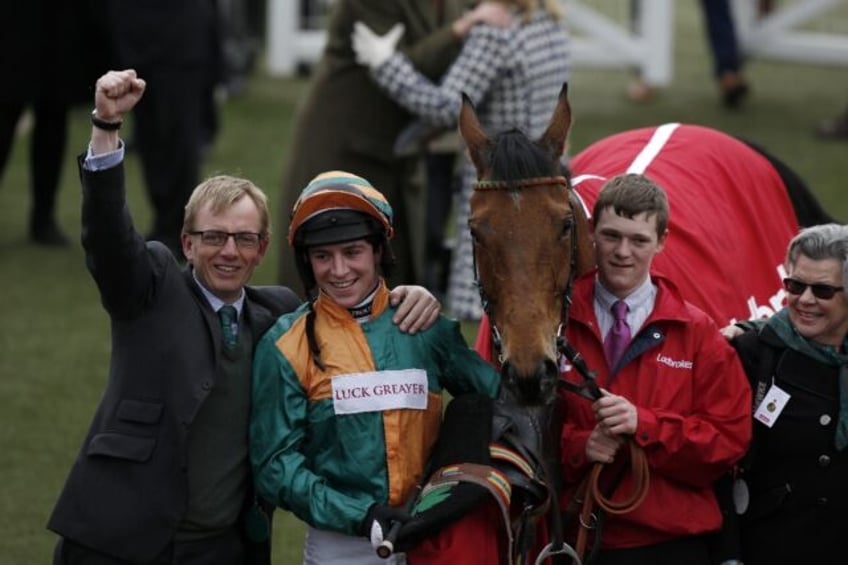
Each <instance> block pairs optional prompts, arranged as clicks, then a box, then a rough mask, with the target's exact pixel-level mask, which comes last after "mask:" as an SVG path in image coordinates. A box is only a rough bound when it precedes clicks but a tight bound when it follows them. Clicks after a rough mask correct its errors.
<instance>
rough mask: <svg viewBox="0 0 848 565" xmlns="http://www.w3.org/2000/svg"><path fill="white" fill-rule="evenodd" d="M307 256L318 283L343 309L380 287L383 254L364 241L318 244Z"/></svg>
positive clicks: (354, 304)
mask: <svg viewBox="0 0 848 565" xmlns="http://www.w3.org/2000/svg"><path fill="white" fill-rule="evenodd" d="M307 254H308V256H309V264H310V265H311V266H312V273H313V274H314V276H315V282H316V283H317V284H318V286H319V287H320V288H321V290H322V291H324V293H326V294H327V295H329V296H330V298H332V299H333V300H334V301H335V302H336V303H338V304H339V305H340V306H344V307H345V308H353V307H354V306H356V305H357V304H359V303H360V302H362V301H363V300H364V299H365V297H366V296H368V294H369V293H370V292H371V291H372V290H374V287H375V286H377V278H378V274H377V265H379V263H380V252H379V251H375V250H374V247H372V246H371V244H370V243H369V242H368V241H367V240H365V239H357V240H354V241H347V242H344V243H333V244H327V245H316V246H314V247H310V248H309V249H308V251H307Z"/></svg>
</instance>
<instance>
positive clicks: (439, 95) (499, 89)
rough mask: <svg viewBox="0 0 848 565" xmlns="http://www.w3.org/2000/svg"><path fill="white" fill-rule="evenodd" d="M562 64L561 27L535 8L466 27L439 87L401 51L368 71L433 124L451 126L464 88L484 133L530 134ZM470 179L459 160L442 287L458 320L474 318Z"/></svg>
mask: <svg viewBox="0 0 848 565" xmlns="http://www.w3.org/2000/svg"><path fill="white" fill-rule="evenodd" d="M569 69H570V65H569V39H568V34H567V32H566V30H565V28H564V27H563V25H562V23H561V22H559V21H557V20H555V19H554V18H553V17H552V16H551V15H550V14H548V13H547V12H545V11H543V10H536V11H534V13H533V14H532V15H531V16H530V17H529V18H526V19H525V17H524V16H523V15H522V14H516V15H515V16H514V22H513V24H512V25H511V26H510V27H508V28H504V29H502V28H497V27H493V26H489V25H477V26H475V27H474V28H472V30H471V32H470V33H469V35H468V38H467V39H466V41H465V44H464V45H463V48H462V51H461V53H460V55H459V57H458V58H457V59H456V61H454V63H453V65H452V66H451V68H450V69H449V70H448V72H447V73H446V74H445V76H444V77H443V79H442V82H441V84H434V83H433V82H431V81H430V80H428V79H427V78H426V77H424V76H423V75H422V74H421V73H419V72H418V71H417V70H416V69H415V68H414V67H413V66H412V64H411V62H410V61H409V59H408V58H407V57H406V56H405V55H403V54H402V53H395V54H394V55H393V56H392V57H391V58H390V59H389V60H388V61H387V62H386V63H384V64H382V65H381V66H379V67H378V68H377V69H375V70H374V71H373V72H372V74H373V76H374V78H375V80H376V81H377V82H378V84H379V85H380V86H381V88H383V90H384V91H386V92H387V93H388V94H389V96H391V97H392V98H393V99H394V100H396V101H397V102H398V103H399V104H400V105H401V106H403V107H404V108H406V109H407V110H409V111H410V112H413V113H415V114H417V115H418V116H420V117H421V118H423V119H424V120H426V121H427V122H429V123H431V124H433V125H435V126H443V127H454V126H455V125H456V122H457V118H458V116H459V110H460V107H461V93H462V92H465V93H466V94H467V95H468V96H469V97H470V98H471V100H472V101H473V102H474V105H475V110H476V112H477V115H478V117H479V119H480V122H481V124H482V126H483V127H484V128H485V130H486V132H487V133H488V134H489V135H495V134H497V133H498V132H501V131H505V130H508V129H512V128H515V127H517V128H520V129H522V130H523V131H525V132H526V133H527V134H528V135H530V136H531V137H532V138H534V139H535V138H537V137H539V136H541V134H542V133H543V132H544V129H545V127H546V126H547V124H548V121H549V120H550V116H551V114H552V113H553V110H554V107H555V106H556V103H557V98H558V95H559V92H560V89H561V88H562V84H563V82H565V81H567V80H568V76H569ZM475 180H476V173H475V170H474V166H473V165H472V163H471V161H470V160H469V159H468V158H467V157H466V158H465V162H464V163H463V172H462V190H461V194H460V198H459V202H458V206H457V210H456V221H457V225H456V228H457V229H456V246H455V247H454V252H453V259H452V265H451V273H450V282H449V290H448V305H449V308H450V313H451V315H452V316H454V317H456V318H459V319H464V320H478V319H479V318H480V316H481V308H480V296H479V293H478V290H477V284H476V278H475V273H474V262H473V257H472V252H473V250H472V242H471V233H470V232H469V229H468V216H469V213H470V205H469V201H470V198H471V192H472V183H473V182H474V181H475Z"/></svg>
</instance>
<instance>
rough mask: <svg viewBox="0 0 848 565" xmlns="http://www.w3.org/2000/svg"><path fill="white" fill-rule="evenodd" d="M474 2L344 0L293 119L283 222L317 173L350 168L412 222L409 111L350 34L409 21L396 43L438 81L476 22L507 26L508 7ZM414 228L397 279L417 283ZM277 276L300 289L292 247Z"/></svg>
mask: <svg viewBox="0 0 848 565" xmlns="http://www.w3.org/2000/svg"><path fill="white" fill-rule="evenodd" d="M472 3H474V2H471V1H469V0H397V1H395V2H385V1H384V0H370V1H366V2H361V1H357V2H352V1H349V0H339V1H338V2H335V4H334V5H333V11H332V13H331V14H330V17H329V21H328V22H327V26H326V28H327V46H326V47H325V49H324V53H323V55H322V57H321V60H320V62H319V63H318V66H317V68H316V70H315V74H314V76H313V78H312V82H311V84H310V88H309V90H308V92H307V93H306V95H305V96H304V98H303V100H304V103H303V106H302V107H301V108H300V109H299V111H298V114H297V117H296V119H295V126H294V132H293V134H292V138H291V139H292V142H291V149H290V150H289V154H288V159H287V165H286V170H285V177H284V180H283V184H282V205H283V209H282V215H281V221H282V222H283V223H285V224H288V221H289V216H290V214H291V210H292V207H293V206H294V203H295V200H297V197H298V195H300V191H301V190H303V187H304V186H306V185H307V184H308V183H309V181H310V180H312V179H313V178H314V177H315V176H316V175H318V174H319V173H322V172H324V171H328V170H333V169H340V170H345V171H352V172H354V173H356V174H357V175H360V176H362V177H364V178H367V179H368V180H370V181H371V182H372V183H374V186H379V187H380V189H381V190H382V191H383V193H384V194H385V195H386V198H387V199H388V200H389V202H391V203H392V206H393V207H394V210H395V223H396V225H399V226H406V225H408V222H409V219H408V217H409V214H408V212H409V210H407V207H406V204H405V199H406V195H405V193H404V192H405V189H408V187H409V177H410V175H411V173H412V170H413V167H414V166H415V163H416V161H415V157H414V156H407V157H399V156H396V155H395V153H394V149H393V147H394V144H395V141H396V139H397V137H398V134H400V132H401V130H402V129H403V128H404V127H405V126H406V125H408V124H409V123H410V120H411V117H410V115H409V114H408V113H407V112H406V111H405V110H404V109H403V108H401V107H400V106H399V105H398V104H396V103H395V102H394V101H392V100H391V99H390V98H389V97H388V96H386V95H385V94H384V93H383V92H382V91H381V90H380V88H379V87H378V86H377V84H376V83H374V82H373V81H372V80H371V77H370V76H369V73H368V68H367V67H364V66H362V65H360V64H358V63H357V62H356V59H355V54H354V52H353V48H352V47H351V40H350V35H351V32H352V31H353V24H354V22H356V21H361V22H363V23H364V24H366V25H367V26H368V27H369V28H371V29H372V30H374V31H375V32H376V33H378V34H380V35H382V34H384V33H386V31H388V29H389V28H390V27H392V26H393V25H394V24H396V23H398V22H400V23H403V24H404V28H405V31H404V34H403V37H402V38H401V39H400V42H399V43H398V45H397V49H398V50H400V51H402V52H404V53H405V54H406V55H407V56H409V58H410V60H411V61H412V63H413V65H414V66H415V67H416V68H417V69H418V70H420V71H421V72H422V73H423V74H424V75H426V76H427V77H428V78H430V79H431V80H436V79H438V78H439V77H440V76H441V75H442V74H443V73H444V71H445V70H446V69H447V68H448V67H449V66H450V64H451V63H452V62H453V60H454V59H455V58H456V56H457V55H458V54H459V50H460V47H461V45H462V40H463V38H464V37H465V35H466V34H467V33H468V31H469V30H470V29H471V27H472V26H473V25H474V24H476V23H478V22H482V21H486V22H488V23H491V24H494V25H501V26H503V25H506V24H507V23H508V22H509V21H510V16H509V12H508V10H507V9H506V7H505V6H504V5H503V4H501V3H498V2H492V1H489V2H482V3H480V4H478V5H477V6H476V7H475V8H474V9H473V10H471V11H468V12H465V13H463V9H464V8H466V7H467V6H469V5H471V4H472ZM410 235H411V234H401V235H398V236H397V237H396V239H395V240H394V242H393V245H394V247H395V250H396V253H397V259H398V261H397V265H396V267H395V270H394V277H393V280H396V281H405V282H414V281H416V280H418V277H416V273H415V272H414V268H413V265H414V254H413V249H412V246H411V244H410V239H409V238H410ZM280 252H281V260H280V271H279V279H278V280H279V282H280V283H281V284H284V285H286V286H289V287H291V288H293V289H297V290H299V291H301V290H302V289H301V288H300V286H301V282H300V280H299V279H298V277H297V272H296V270H295V269H293V267H294V264H295V262H294V258H293V256H292V251H291V249H290V248H288V247H287V246H282V247H281V250H280Z"/></svg>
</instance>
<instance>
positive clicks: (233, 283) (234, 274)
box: [182, 196, 269, 302]
mask: <svg viewBox="0 0 848 565" xmlns="http://www.w3.org/2000/svg"><path fill="white" fill-rule="evenodd" d="M207 230H218V231H223V232H229V233H237V232H253V233H260V232H261V231H262V222H261V218H260V213H259V209H258V208H257V207H256V204H255V203H254V202H253V200H252V199H251V198H249V197H247V196H244V197H242V198H240V199H239V200H237V201H236V202H235V203H234V204H233V205H232V206H230V207H229V208H227V209H225V210H223V211H221V212H220V213H218V214H215V213H213V212H212V206H211V204H209V203H207V204H205V205H203V206H202V207H201V208H200V209H199V210H198V211H197V215H196V217H195V219H194V225H193V226H192V230H190V231H207ZM268 243H269V240H268V238H262V239H261V240H260V241H259V245H258V246H257V247H255V248H249V249H248V248H244V247H239V246H238V245H237V244H236V242H235V239H234V238H232V237H228V238H227V241H226V242H225V243H224V245H223V246H222V247H216V246H214V245H208V244H205V243H203V242H202V241H201V237H200V235H190V234H188V233H183V234H182V244H183V253H184V254H185V256H186V258H187V259H188V261H189V263H191V264H192V266H193V267H194V271H195V273H196V274H197V278H198V280H199V281H200V283H201V284H202V285H203V286H204V287H206V289H208V290H209V291H210V292H211V293H212V294H214V295H215V296H217V297H218V298H220V299H221V300H223V301H224V302H233V301H234V300H236V299H237V298H238V297H239V295H240V294H241V290H242V288H243V287H244V285H246V284H247V283H248V281H249V280H250V277H251V276H252V275H253V270H254V269H255V268H256V266H257V265H259V263H261V262H262V258H263V257H265V251H266V250H267V249H268Z"/></svg>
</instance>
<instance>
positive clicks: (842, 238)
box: [786, 224, 848, 293]
mask: <svg viewBox="0 0 848 565" xmlns="http://www.w3.org/2000/svg"><path fill="white" fill-rule="evenodd" d="M801 255H803V256H805V257H808V258H810V259H812V260H814V261H822V260H825V259H836V260H837V261H839V262H840V263H842V287H843V288H844V289H845V292H846V293H848V225H842V224H821V225H818V226H811V227H809V228H804V229H802V230H801V231H800V232H799V233H798V235H796V236H795V237H793V238H792V241H790V242H789V247H788V248H787V250H786V265H787V267H790V270H791V268H792V267H794V266H795V263H797V262H798V257H799V256H801Z"/></svg>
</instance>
